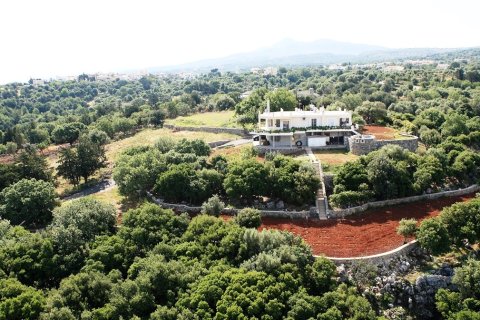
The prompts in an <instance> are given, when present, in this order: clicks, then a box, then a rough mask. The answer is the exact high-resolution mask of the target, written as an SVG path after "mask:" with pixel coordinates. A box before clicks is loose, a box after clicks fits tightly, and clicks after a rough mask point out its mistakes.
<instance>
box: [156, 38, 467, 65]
mask: <svg viewBox="0 0 480 320" xmlns="http://www.w3.org/2000/svg"><path fill="white" fill-rule="evenodd" d="M459 50H464V49H450V48H449V49H446V48H407V49H389V48H385V47H380V46H373V45H367V44H359V43H350V42H340V41H334V40H326V39H322V40H316V41H312V42H301V41H295V40H290V39H286V40H283V41H280V42H278V43H276V44H274V45H272V46H271V47H267V48H262V49H258V50H255V51H252V52H246V53H239V54H235V55H231V56H227V57H224V58H219V59H207V60H200V61H196V62H191V63H186V64H182V65H176V66H166V67H154V68H148V71H150V72H206V71H209V70H210V69H212V68H218V69H220V70H221V71H236V70H245V69H249V68H252V67H266V66H299V65H321V64H332V63H343V62H351V63H368V62H377V61H387V60H401V59H414V58H417V59H418V58H425V57H429V56H432V55H439V54H446V53H449V52H454V51H459Z"/></svg>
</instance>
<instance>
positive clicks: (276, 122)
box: [275, 120, 280, 128]
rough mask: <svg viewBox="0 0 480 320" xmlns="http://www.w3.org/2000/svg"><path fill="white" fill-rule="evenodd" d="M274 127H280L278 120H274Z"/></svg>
mask: <svg viewBox="0 0 480 320" xmlns="http://www.w3.org/2000/svg"><path fill="white" fill-rule="evenodd" d="M275 127H277V128H280V120H275Z"/></svg>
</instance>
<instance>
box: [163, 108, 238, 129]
mask: <svg viewBox="0 0 480 320" xmlns="http://www.w3.org/2000/svg"><path fill="white" fill-rule="evenodd" d="M234 117H235V111H230V110H227V111H219V112H204V113H196V114H193V115H190V116H185V117H177V118H175V119H172V120H167V121H166V122H165V123H167V124H173V125H176V126H188V127H223V128H241V126H239V125H238V124H237V122H236V121H235V119H234Z"/></svg>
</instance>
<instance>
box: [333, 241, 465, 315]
mask: <svg viewBox="0 0 480 320" xmlns="http://www.w3.org/2000/svg"><path fill="white" fill-rule="evenodd" d="M430 259H431V257H430V256H429V255H428V254H426V252H425V251H424V250H423V249H421V248H416V249H414V250H412V251H411V252H410V253H408V254H406V255H403V256H399V257H395V258H394V259H391V260H390V261H388V262H383V263H380V264H378V265H374V266H372V267H374V268H376V269H377V275H378V276H377V277H376V278H375V279H374V280H373V281H372V283H371V284H370V285H369V286H367V287H366V288H364V292H363V295H364V296H365V297H366V298H367V299H368V300H369V301H370V302H371V303H372V304H373V305H377V306H378V307H379V309H382V310H383V312H382V314H383V315H384V316H385V317H386V318H388V319H398V317H396V316H395V315H399V314H402V312H404V311H405V312H408V313H409V314H410V315H413V316H414V318H415V319H437V318H438V316H439V315H438V313H437V312H436V309H435V294H436V292H437V291H438V290H439V289H441V288H445V289H450V290H456V289H457V288H456V286H455V285H454V284H452V276H453V274H454V270H453V268H452V266H450V265H449V264H443V265H442V266H441V267H440V268H439V269H436V270H434V271H432V272H430V273H429V274H423V275H421V276H419V277H418V278H417V279H416V281H415V282H414V283H411V282H409V281H408V280H406V279H404V278H403V277H402V276H403V275H406V274H408V273H409V272H411V271H412V270H414V269H415V268H417V267H419V266H421V265H424V264H425V263H426V262H427V261H429V260H430ZM352 268H353V266H352V265H348V264H345V265H340V266H338V268H337V272H338V274H339V276H340V280H341V281H355V279H352ZM380 306H381V307H380Z"/></svg>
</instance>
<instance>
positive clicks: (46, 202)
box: [0, 179, 57, 227]
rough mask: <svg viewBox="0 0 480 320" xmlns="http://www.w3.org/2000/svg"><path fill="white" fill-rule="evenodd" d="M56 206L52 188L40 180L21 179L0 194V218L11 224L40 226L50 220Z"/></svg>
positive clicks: (49, 184)
mask: <svg viewBox="0 0 480 320" xmlns="http://www.w3.org/2000/svg"><path fill="white" fill-rule="evenodd" d="M56 204H57V200H56V194H55V189H54V187H53V186H52V184H51V183H49V182H46V181H42V180H35V179H22V180H20V181H18V182H17V183H14V184H12V185H11V186H9V187H7V188H5V189H3V190H2V192H0V216H1V217H2V218H5V219H8V220H10V222H12V223H13V224H22V225H24V226H28V227H38V226H41V225H43V224H45V223H47V222H49V221H50V220H51V218H52V210H53V208H54V207H55V206H56Z"/></svg>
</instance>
